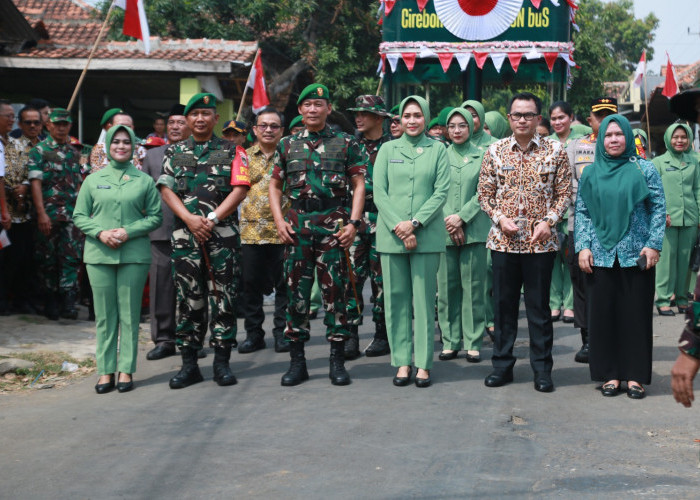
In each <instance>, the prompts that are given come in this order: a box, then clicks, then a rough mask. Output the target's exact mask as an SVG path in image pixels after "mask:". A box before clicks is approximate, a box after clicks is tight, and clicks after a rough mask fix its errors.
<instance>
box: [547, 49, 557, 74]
mask: <svg viewBox="0 0 700 500" xmlns="http://www.w3.org/2000/svg"><path fill="white" fill-rule="evenodd" d="M557 57H559V53H557V52H545V53H544V60H545V61H546V62H547V67H548V68H549V72H550V73H551V72H552V70H553V69H554V62H555V61H556V60H557Z"/></svg>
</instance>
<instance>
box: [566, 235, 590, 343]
mask: <svg viewBox="0 0 700 500" xmlns="http://www.w3.org/2000/svg"><path fill="white" fill-rule="evenodd" d="M568 240H569V243H568V253H567V259H566V261H567V264H568V265H569V275H570V276H571V286H572V288H573V290H574V326H575V327H576V328H580V329H582V330H588V316H587V313H586V273H584V272H583V271H581V268H580V267H578V254H577V253H576V250H575V246H574V234H573V233H570V234H569V237H568Z"/></svg>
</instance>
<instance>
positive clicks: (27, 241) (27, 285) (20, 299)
mask: <svg viewBox="0 0 700 500" xmlns="http://www.w3.org/2000/svg"><path fill="white" fill-rule="evenodd" d="M7 236H8V237H9V238H10V243H11V244H10V246H9V247H7V248H4V249H2V250H0V302H4V305H5V306H7V305H9V304H8V302H9V301H10V299H12V302H14V303H15V304H20V303H26V302H29V301H30V299H33V298H34V297H33V296H34V295H35V288H34V284H35V283H36V278H35V274H34V260H33V259H34V258H33V256H34V226H33V223H32V222H22V223H20V224H12V226H11V227H10V230H9V231H8V232H7Z"/></svg>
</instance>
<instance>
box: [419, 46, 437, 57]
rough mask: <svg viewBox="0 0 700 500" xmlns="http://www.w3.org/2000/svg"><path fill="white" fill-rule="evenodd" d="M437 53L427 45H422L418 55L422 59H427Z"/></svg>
mask: <svg viewBox="0 0 700 500" xmlns="http://www.w3.org/2000/svg"><path fill="white" fill-rule="evenodd" d="M436 55H437V54H436V53H435V52H433V51H432V50H430V49H429V48H428V47H426V46H425V45H422V46H421V48H420V52H419V53H418V57H420V58H421V59H425V58H426V57H435V56H436Z"/></svg>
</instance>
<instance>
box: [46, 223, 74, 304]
mask: <svg viewBox="0 0 700 500" xmlns="http://www.w3.org/2000/svg"><path fill="white" fill-rule="evenodd" d="M83 242H84V236H83V233H82V232H81V231H80V229H78V228H77V227H75V224H73V222H72V221H71V222H57V221H51V232H50V233H49V235H48V236H46V235H45V234H43V233H42V232H41V231H37V232H36V238H35V241H34V257H35V259H36V267H37V273H38V275H39V281H40V283H41V287H42V288H43V291H44V292H62V293H65V292H71V291H77V289H78V269H79V268H80V255H81V254H82V253H83Z"/></svg>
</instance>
